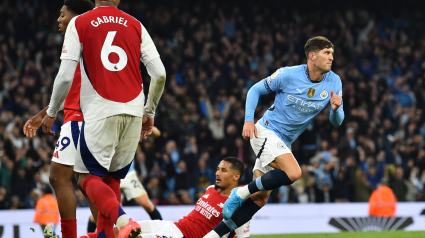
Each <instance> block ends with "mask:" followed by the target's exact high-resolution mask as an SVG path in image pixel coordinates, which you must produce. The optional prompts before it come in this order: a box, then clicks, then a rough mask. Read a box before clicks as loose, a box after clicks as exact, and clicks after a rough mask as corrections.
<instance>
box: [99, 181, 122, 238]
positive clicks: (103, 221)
mask: <svg viewBox="0 0 425 238" xmlns="http://www.w3.org/2000/svg"><path fill="white" fill-rule="evenodd" d="M102 181H103V182H104V183H105V184H106V185H108V186H109V187H110V188H111V189H112V191H114V193H115V195H116V198H117V200H118V202H120V201H121V189H120V179H115V178H102ZM113 227H114V222H113V221H112V220H110V219H108V218H107V217H105V216H104V215H103V214H102V213H101V212H100V211H99V213H98V215H97V230H98V233H100V232H102V231H105V235H106V237H107V238H110V237H111V238H115V233H114V229H113Z"/></svg>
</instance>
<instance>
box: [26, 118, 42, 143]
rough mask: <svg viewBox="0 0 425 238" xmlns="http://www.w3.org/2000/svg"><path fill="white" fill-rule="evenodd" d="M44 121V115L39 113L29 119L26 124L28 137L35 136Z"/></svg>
mask: <svg viewBox="0 0 425 238" xmlns="http://www.w3.org/2000/svg"><path fill="white" fill-rule="evenodd" d="M42 121H43V117H41V116H39V115H38V114H37V115H35V116H33V117H31V118H30V119H28V121H27V122H26V123H25V125H24V134H25V136H26V137H29V138H33V137H34V136H35V134H36V132H37V130H38V128H39V127H40V126H41V123H42Z"/></svg>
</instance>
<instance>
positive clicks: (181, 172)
mask: <svg viewBox="0 0 425 238" xmlns="http://www.w3.org/2000/svg"><path fill="white" fill-rule="evenodd" d="M175 178H176V185H175V187H174V191H175V192H179V191H180V190H188V189H189V188H190V187H191V185H192V184H193V183H192V182H191V181H190V174H189V172H188V171H187V167H186V162H185V161H184V160H180V161H179V162H178V164H177V168H176V175H175Z"/></svg>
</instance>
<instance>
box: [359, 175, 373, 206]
mask: <svg viewBox="0 0 425 238" xmlns="http://www.w3.org/2000/svg"><path fill="white" fill-rule="evenodd" d="M372 191H373V187H372V185H371V184H370V183H369V181H367V178H366V175H365V174H364V172H363V171H362V170H360V169H359V170H357V171H356V178H355V180H354V194H355V197H354V201H356V202H367V201H369V197H370V195H371V194H372Z"/></svg>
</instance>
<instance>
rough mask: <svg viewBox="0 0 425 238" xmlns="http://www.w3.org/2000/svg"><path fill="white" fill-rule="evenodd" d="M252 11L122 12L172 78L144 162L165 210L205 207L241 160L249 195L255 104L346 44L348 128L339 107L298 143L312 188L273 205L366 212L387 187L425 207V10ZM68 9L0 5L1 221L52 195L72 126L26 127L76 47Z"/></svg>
mask: <svg viewBox="0 0 425 238" xmlns="http://www.w3.org/2000/svg"><path fill="white" fill-rule="evenodd" d="M266 2H267V1H266ZM239 3H240V2H239V1H211V2H208V3H207V2H199V1H183V2H182V1H155V2H145V1H137V3H136V2H135V1H130V0H126V1H122V3H121V5H120V8H121V9H123V10H124V11H125V12H128V13H130V14H132V15H133V16H134V17H136V18H137V19H138V20H140V21H141V22H142V23H143V24H144V26H145V27H146V28H147V29H148V31H149V33H150V35H151V36H152V38H153V39H154V41H155V44H156V46H157V48H158V51H159V52H160V55H161V59H162V60H163V62H164V65H165V68H166V70H167V83H166V88H165V91H164V94H163V96H162V98H161V101H160V103H159V106H158V109H157V113H156V117H155V125H156V126H157V127H158V128H159V129H160V130H161V132H162V134H161V136H160V137H159V138H156V139H153V138H148V139H146V140H144V141H143V142H141V143H140V146H139V148H138V150H137V152H136V155H135V169H136V171H137V172H138V175H139V179H140V180H141V181H142V183H143V184H144V186H145V188H146V190H147V191H148V194H149V196H150V198H151V199H152V200H153V201H154V203H155V204H160V205H167V204H169V205H177V204H194V203H195V202H196V200H197V198H198V197H200V196H202V195H203V191H204V190H205V188H206V187H207V186H208V185H210V184H212V183H214V182H215V168H216V166H217V164H218V163H219V161H220V160H221V158H223V157H225V156H235V157H237V158H239V159H240V160H242V161H243V162H244V164H245V166H246V173H245V175H244V177H243V179H242V183H248V182H249V181H251V179H252V172H251V169H252V167H253V165H254V161H255V154H254V153H253V152H252V149H251V147H250V144H249V142H247V141H244V140H243V139H242V137H241V134H242V128H243V124H244V106H245V98H246V93H247V91H248V90H249V88H250V87H251V86H252V85H253V84H255V83H256V82H258V81H259V80H261V79H263V78H265V77H267V76H268V75H270V74H272V73H273V72H274V71H275V70H277V69H278V68H280V67H284V66H292V65H298V64H303V63H305V62H306V59H305V55H304V50H303V47H304V43H305V42H306V40H307V39H308V38H309V37H310V36H315V35H323V36H326V37H327V38H329V39H330V40H331V41H332V42H333V43H334V45H335V57H334V58H335V60H334V63H333V67H332V70H333V71H334V72H335V73H337V74H338V75H339V76H340V77H341V80H342V83H343V100H344V111H345V120H344V123H343V124H342V126H340V127H339V128H335V127H333V126H332V125H331V123H330V122H329V120H328V118H329V116H328V115H329V108H326V109H325V110H324V111H323V112H322V113H320V114H319V115H318V116H317V117H316V118H315V119H314V121H313V123H312V124H311V125H310V126H309V127H308V129H307V130H306V131H305V132H304V133H303V134H302V135H301V136H300V138H299V139H298V140H297V141H295V142H294V143H293V144H292V151H293V154H294V156H295V158H297V159H298V161H299V162H300V164H301V169H302V172H303V175H302V178H301V179H300V180H298V181H297V182H296V183H294V184H293V185H291V186H289V187H281V188H280V189H279V190H275V191H273V193H272V196H271V202H276V203H313V202H365V201H368V199H369V197H370V195H371V193H372V191H373V190H374V189H375V188H376V186H377V183H378V182H379V181H381V180H383V181H385V182H386V183H387V184H388V186H389V187H390V188H391V189H393V191H394V193H395V195H396V197H397V199H398V201H425V191H424V185H425V147H424V145H425V144H424V138H425V113H424V109H425V81H424V79H425V60H424V53H425V51H424V50H425V35H424V33H423V32H425V31H424V30H425V29H424V28H425V25H424V22H425V19H424V15H423V14H421V12H420V11H419V9H418V10H413V11H412V9H413V8H411V7H410V8H409V6H408V5H407V4H406V5H405V8H403V7H400V6H399V5H393V4H391V3H389V4H386V6H380V8H377V6H375V5H373V3H370V4H365V5H362V6H361V7H358V5H356V3H355V2H353V3H352V6H351V5H350V4H351V1H348V3H345V2H344V3H339V4H335V5H333V6H326V8H325V7H324V6H322V5H319V3H318V2H312V5H311V6H307V7H306V6H302V5H301V4H302V3H296V2H292V3H291V4H290V5H288V6H285V7H282V6H279V5H278V4H281V3H279V2H278V1H270V2H267V4H265V3H264V2H263V1H261V3H260V2H258V1H243V3H244V4H243V5H241V4H239ZM347 6H350V7H347ZM60 7H61V1H55V3H51V2H50V1H49V2H48V1H44V0H38V1H29V0H18V1H7V0H3V1H0V22H1V24H0V80H1V81H0V82H1V83H0V156H1V162H0V163H1V164H0V209H19V208H33V207H34V205H35V202H36V201H37V199H38V198H39V197H40V196H41V195H42V193H43V189H44V187H45V186H46V184H49V164H50V160H51V157H52V155H53V149H54V147H55V146H56V140H57V138H58V135H59V133H58V131H57V130H58V128H60V125H61V124H62V122H63V117H61V116H58V118H57V121H56V125H55V128H54V129H55V130H56V136H54V137H53V136H47V135H44V134H43V133H42V132H41V130H39V131H38V136H37V137H36V138H35V139H31V140H29V139H27V138H25V136H24V134H23V132H22V127H23V125H24V123H25V122H26V120H27V119H28V118H30V117H31V116H33V115H35V114H36V113H37V112H38V111H39V110H41V109H42V108H44V107H45V106H47V105H48V102H49V96H50V93H51V90H52V86H53V81H54V78H55V76H56V73H57V70H58V67H59V64H60V59H59V57H60V53H61V47H62V42H63V39H62V36H61V35H60V34H59V33H58V31H57V22H56V19H57V17H58V15H59V9H60ZM347 9H348V10H347ZM406 9H410V10H406ZM141 68H142V76H143V78H144V81H145V87H146V88H148V87H149V76H148V75H147V73H146V70H145V69H144V67H141ZM147 91H148V90H145V92H147ZM273 100H274V95H273V94H269V95H264V96H263V97H261V99H260V102H259V106H258V108H257V111H256V120H257V119H259V118H260V117H261V116H262V114H263V113H264V111H265V110H267V108H268V107H269V106H270V105H271V104H273ZM58 143H59V142H58ZM76 194H77V198H78V204H79V206H87V202H86V201H85V199H84V196H83V195H82V194H81V192H79V191H78V190H77V188H76Z"/></svg>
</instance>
